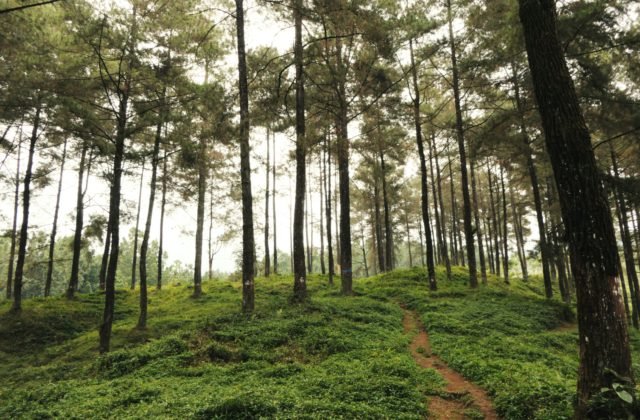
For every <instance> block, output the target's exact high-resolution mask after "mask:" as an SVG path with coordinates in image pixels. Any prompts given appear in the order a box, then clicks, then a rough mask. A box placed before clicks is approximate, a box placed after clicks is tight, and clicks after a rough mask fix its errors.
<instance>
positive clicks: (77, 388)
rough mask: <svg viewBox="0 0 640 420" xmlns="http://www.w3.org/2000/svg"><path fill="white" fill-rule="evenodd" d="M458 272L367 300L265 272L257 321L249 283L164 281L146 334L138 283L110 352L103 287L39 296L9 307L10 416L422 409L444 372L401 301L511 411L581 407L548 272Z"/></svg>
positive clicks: (381, 280) (567, 313) (502, 409)
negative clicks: (516, 276)
mask: <svg viewBox="0 0 640 420" xmlns="http://www.w3.org/2000/svg"><path fill="white" fill-rule="evenodd" d="M453 274H454V275H453V279H452V280H451V281H446V280H444V273H442V272H438V277H439V279H440V281H439V290H438V291H437V292H429V291H428V290H427V284H426V278H425V273H424V270H422V269H411V270H398V271H395V272H392V273H387V274H383V275H379V276H375V277H371V278H368V279H361V280H358V281H356V283H355V289H356V291H357V294H356V296H354V297H342V296H341V295H340V294H339V286H334V287H330V286H328V285H327V283H326V279H325V278H323V277H320V276H310V279H309V283H308V284H309V287H310V295H311V299H310V301H309V302H308V303H306V304H303V305H292V304H290V302H289V297H290V295H291V289H292V285H291V284H292V281H291V279H290V278H289V277H277V278H272V279H268V280H267V279H258V281H257V288H256V289H257V290H256V297H257V302H256V308H257V309H256V312H255V313H254V314H253V315H251V316H250V317H247V316H245V315H242V314H241V313H240V289H239V284H237V283H231V282H226V281H212V282H208V283H205V285H204V291H205V293H204V295H203V297H202V298H201V299H198V300H194V299H192V298H191V297H190V294H191V290H190V288H189V287H185V286H176V287H168V288H166V289H165V290H162V291H153V292H151V294H150V308H149V328H148V329H147V330H146V331H138V330H135V329H134V326H135V324H136V321H137V298H138V296H137V293H131V292H128V291H126V292H125V291H122V292H118V294H117V303H116V309H117V316H116V323H115V324H114V335H113V340H112V348H113V351H112V352H111V353H109V354H108V355H106V356H102V357H100V356H98V354H97V339H98V338H97V326H98V325H99V323H100V318H101V315H102V297H101V296H99V295H97V294H94V295H81V296H79V297H78V299H76V300H74V301H67V300H65V299H63V298H48V299H33V300H30V301H27V302H25V309H24V312H23V314H22V316H20V317H16V316H13V315H8V314H7V310H8V303H1V304H0V383H2V384H3V386H2V387H0V401H2V403H1V404H0V418H56V417H64V418H143V417H159V418H191V419H199V418H202V419H204V418H207V419H209V418H225V419H227V418H273V417H277V418H318V419H320V418H322V419H324V418H356V417H357V418H403V419H405V418H406V419H411V418H416V419H417V418H424V417H425V415H427V412H426V405H425V397H428V396H434V395H441V394H442V393H443V392H444V387H443V385H444V384H443V381H442V378H441V377H440V376H439V375H438V374H437V373H436V372H435V371H434V370H425V369H422V368H419V367H417V366H416V364H415V362H414V361H413V359H412V357H411V356H410V354H409V351H408V344H409V342H410V339H411V337H409V336H407V335H405V334H403V329H402V315H403V313H402V309H401V307H400V305H399V304H400V303H401V304H403V305H405V306H406V307H407V308H409V309H412V310H414V311H416V312H418V313H419V314H420V315H421V317H422V321H423V323H424V325H425V326H426V328H427V330H428V332H429V336H430V341H431V347H432V351H433V352H434V353H435V354H438V355H439V356H440V357H441V358H442V359H443V360H445V361H446V362H447V363H448V364H449V365H450V366H451V367H452V368H453V369H455V370H457V371H459V372H460V373H462V374H463V375H464V376H466V377H467V378H469V379H471V380H473V381H475V382H476V383H478V384H480V385H481V386H483V387H485V388H486V389H487V390H488V392H489V394H490V395H491V396H492V398H493V401H494V404H495V406H496V409H497V411H498V413H499V414H500V415H501V416H502V417H504V418H508V419H527V418H534V419H563V418H570V417H571V415H572V404H573V399H574V394H575V381H576V371H577V366H578V358H577V357H578V356H577V333H576V332H575V331H573V330H571V329H568V330H567V329H566V328H562V329H559V330H556V328H557V327H560V326H561V325H565V324H566V322H570V321H572V318H573V313H572V310H571V308H569V307H567V306H566V305H564V304H563V303H561V302H558V301H555V300H554V301H548V300H546V299H544V298H542V297H541V293H540V292H541V290H540V284H539V282H538V281H536V280H532V282H530V283H528V284H525V283H522V282H521V281H518V280H515V281H514V282H513V284H512V285H511V286H507V285H504V284H503V283H502V282H501V281H500V280H499V279H497V278H490V281H489V285H488V286H481V287H480V289H479V290H475V291H472V290H469V288H468V285H467V283H466V282H467V275H466V273H465V271H464V270H463V269H461V268H454V273H453ZM632 339H633V340H632V342H633V344H634V348H635V349H636V350H638V349H640V339H639V338H638V336H637V335H635V334H634V335H633V336H632ZM635 356H636V358H635V360H638V357H639V356H640V354H638V352H636V353H635ZM467 411H468V412H467V415H468V417H469V418H481V416H480V417H478V415H479V413H478V412H477V411H475V410H474V408H473V407H470V408H469V409H468V410H467Z"/></svg>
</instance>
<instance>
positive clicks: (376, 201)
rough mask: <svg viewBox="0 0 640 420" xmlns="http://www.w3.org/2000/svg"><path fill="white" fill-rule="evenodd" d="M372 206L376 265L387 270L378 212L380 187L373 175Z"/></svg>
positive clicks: (382, 269) (381, 269) (380, 218)
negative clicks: (376, 255) (376, 256)
mask: <svg viewBox="0 0 640 420" xmlns="http://www.w3.org/2000/svg"><path fill="white" fill-rule="evenodd" d="M373 207H374V215H375V227H376V249H377V253H378V267H379V268H380V271H387V266H386V263H385V262H386V259H385V256H384V254H385V249H384V239H383V236H382V216H381V214H380V188H379V187H378V178H377V177H375V180H374V185H373Z"/></svg>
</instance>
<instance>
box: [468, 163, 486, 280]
mask: <svg viewBox="0 0 640 420" xmlns="http://www.w3.org/2000/svg"><path fill="white" fill-rule="evenodd" d="M469 166H470V168H469V169H470V170H471V192H472V196H473V215H474V221H475V224H476V234H477V235H478V255H479V257H480V279H481V280H482V284H487V266H486V263H485V260H484V244H483V241H482V228H481V227H480V210H479V209H478V192H477V189H476V171H475V159H471V160H470V162H469Z"/></svg>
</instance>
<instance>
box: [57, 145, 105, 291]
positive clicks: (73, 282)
mask: <svg viewBox="0 0 640 420" xmlns="http://www.w3.org/2000/svg"><path fill="white" fill-rule="evenodd" d="M87 149H88V144H87V142H86V141H83V142H82V151H81V152H80V166H79V167H78V190H77V194H76V230H75V232H74V234H73V257H72V259H71V277H70V278H69V285H68V286H67V293H66V296H67V298H68V299H72V298H73V296H74V295H75V292H76V290H78V276H79V271H80V253H81V252H82V227H83V225H84V191H83V190H82V187H83V184H84V169H85V168H84V167H85V159H86V157H87ZM87 178H88V174H87ZM108 236H109V235H108V234H105V242H108V240H109V239H108ZM107 252H108V251H107ZM104 267H105V269H106V265H105V266H104ZM105 273H106V270H105ZM100 280H101V283H100V284H101V286H102V287H101V289H103V288H104V275H103V272H102V267H101V270H100Z"/></svg>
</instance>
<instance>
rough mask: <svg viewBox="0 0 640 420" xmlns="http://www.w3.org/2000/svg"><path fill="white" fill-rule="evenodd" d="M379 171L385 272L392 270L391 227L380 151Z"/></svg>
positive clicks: (385, 169)
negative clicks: (382, 211)
mask: <svg viewBox="0 0 640 420" xmlns="http://www.w3.org/2000/svg"><path fill="white" fill-rule="evenodd" d="M380 169H381V173H382V175H381V178H382V205H383V208H384V236H385V257H386V260H385V266H386V268H387V271H391V270H393V268H394V261H393V229H392V227H391V210H390V208H389V196H388V194H387V175H386V172H387V168H386V164H385V161H384V153H383V152H382V149H380Z"/></svg>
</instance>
